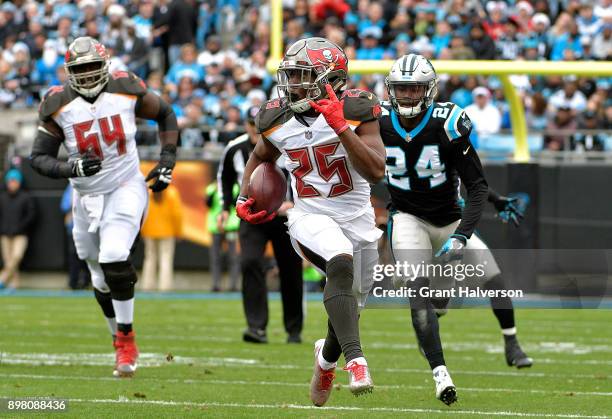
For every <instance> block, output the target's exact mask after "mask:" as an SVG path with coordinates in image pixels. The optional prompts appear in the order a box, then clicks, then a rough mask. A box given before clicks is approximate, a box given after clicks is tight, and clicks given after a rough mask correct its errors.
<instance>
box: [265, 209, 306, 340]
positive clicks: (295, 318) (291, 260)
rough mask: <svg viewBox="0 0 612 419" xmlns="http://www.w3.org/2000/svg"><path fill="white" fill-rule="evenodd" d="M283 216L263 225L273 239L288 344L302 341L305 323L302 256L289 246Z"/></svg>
mask: <svg viewBox="0 0 612 419" xmlns="http://www.w3.org/2000/svg"><path fill="white" fill-rule="evenodd" d="M284 220H285V219H284V218H278V217H277V218H276V219H275V220H272V221H271V222H269V223H267V224H266V228H267V229H268V233H269V237H271V239H272V247H273V248H274V256H275V258H276V264H277V265H278V272H279V277H280V293H281V299H282V302H283V322H284V325H285V331H286V332H287V334H288V337H287V343H301V342H302V337H301V333H302V327H303V325H304V302H303V297H304V295H303V294H304V283H303V280H302V259H301V258H300V256H299V255H298V254H297V253H295V250H293V247H292V246H291V239H290V238H289V234H287V227H286V226H285V223H284Z"/></svg>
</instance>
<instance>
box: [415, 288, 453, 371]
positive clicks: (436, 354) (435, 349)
mask: <svg viewBox="0 0 612 419" xmlns="http://www.w3.org/2000/svg"><path fill="white" fill-rule="evenodd" d="M428 284H429V281H428V280H427V278H417V279H415V280H414V282H413V283H412V285H411V288H413V287H414V288H416V289H417V290H418V289H419V288H422V287H424V286H428ZM416 295H417V297H413V298H410V315H411V316H412V326H413V327H414V331H415V333H416V337H417V340H418V341H419V344H420V345H421V348H423V352H424V353H425V357H426V358H427V361H428V362H429V366H430V367H431V369H432V370H433V369H434V368H436V367H439V366H440V365H446V362H445V361H444V352H443V351H442V342H441V340H440V328H439V325H438V316H437V315H436V313H435V312H434V308H433V305H432V303H431V300H430V299H429V298H424V297H420V296H418V295H419V294H418V291H417V293H416Z"/></svg>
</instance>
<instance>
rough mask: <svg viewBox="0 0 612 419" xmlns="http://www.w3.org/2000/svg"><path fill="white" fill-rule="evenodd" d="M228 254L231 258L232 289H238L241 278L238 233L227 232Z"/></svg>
mask: <svg viewBox="0 0 612 419" xmlns="http://www.w3.org/2000/svg"><path fill="white" fill-rule="evenodd" d="M225 239H226V240H227V254H228V259H229V276H230V291H238V281H239V279H240V255H239V254H238V250H237V249H236V233H235V232H230V233H226V235H225Z"/></svg>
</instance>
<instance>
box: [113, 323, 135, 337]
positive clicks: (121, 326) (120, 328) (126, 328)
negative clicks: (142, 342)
mask: <svg viewBox="0 0 612 419" xmlns="http://www.w3.org/2000/svg"><path fill="white" fill-rule="evenodd" d="M131 331H132V323H129V324H125V323H117V333H119V332H120V333H123V335H124V336H127V335H128V334H129V333H130V332H131Z"/></svg>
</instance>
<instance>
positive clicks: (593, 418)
mask: <svg viewBox="0 0 612 419" xmlns="http://www.w3.org/2000/svg"><path fill="white" fill-rule="evenodd" d="M68 400H69V401H70V402H73V403H96V404H122V403H123V404H142V405H158V406H194V407H231V408H241V409H288V410H291V409H294V410H312V411H318V412H321V411H351V412H391V413H438V414H447V415H457V414H463V415H475V416H516V417H541V418H579V419H607V418H609V416H590V415H579V414H548V413H523V412H504V411H478V410H455V409H453V410H450V409H449V410H441V409H407V408H399V407H356V406H328V407H315V406H311V405H301V404H243V403H220V402H207V403H198V402H188V401H187V402H178V401H166V400H130V399H120V400H114V399H68Z"/></svg>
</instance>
